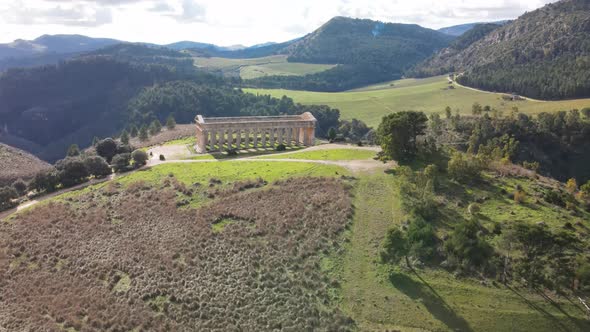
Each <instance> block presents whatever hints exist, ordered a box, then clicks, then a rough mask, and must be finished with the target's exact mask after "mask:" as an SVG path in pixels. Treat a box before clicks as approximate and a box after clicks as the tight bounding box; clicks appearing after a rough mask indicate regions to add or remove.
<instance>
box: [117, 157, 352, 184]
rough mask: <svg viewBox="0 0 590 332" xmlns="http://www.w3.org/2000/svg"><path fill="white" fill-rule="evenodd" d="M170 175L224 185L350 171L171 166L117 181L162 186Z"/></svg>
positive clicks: (242, 164)
mask: <svg viewBox="0 0 590 332" xmlns="http://www.w3.org/2000/svg"><path fill="white" fill-rule="evenodd" d="M169 174H174V176H175V177H176V179H178V180H179V181H181V182H184V183H185V184H193V183H195V182H203V183H204V182H207V181H209V179H211V178H217V179H220V180H222V181H224V182H228V181H238V180H247V179H257V178H263V179H264V180H266V181H269V182H271V181H276V180H279V179H283V178H288V177H292V176H338V175H346V174H347V171H346V170H345V169H343V168H341V167H338V166H332V165H318V164H312V163H294V162H259V161H223V162H208V163H171V164H163V165H159V166H155V167H152V168H149V169H147V170H145V171H138V172H135V173H133V174H130V175H128V176H124V177H121V178H120V179H118V180H116V181H117V182H119V183H122V184H129V183H132V182H136V181H141V180H142V181H146V182H149V183H158V182H159V181H161V180H162V179H164V178H165V177H167V176H168V175H169Z"/></svg>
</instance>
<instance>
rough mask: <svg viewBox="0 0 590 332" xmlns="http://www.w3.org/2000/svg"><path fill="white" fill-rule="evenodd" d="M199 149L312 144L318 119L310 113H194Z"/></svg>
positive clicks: (207, 150) (239, 148)
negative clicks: (219, 114) (224, 115)
mask: <svg viewBox="0 0 590 332" xmlns="http://www.w3.org/2000/svg"><path fill="white" fill-rule="evenodd" d="M195 120H196V127H197V146H196V150H197V152H198V153H206V152H213V151H224V150H228V149H237V150H243V149H252V148H275V147H276V146H277V145H279V144H284V145H286V146H294V145H303V146H311V145H313V144H314V141H315V126H316V122H317V120H316V119H315V117H314V116H313V115H312V114H311V113H309V112H305V113H303V114H300V115H285V116H244V117H223V118H205V117H203V116H201V115H198V116H197V117H196V119H195Z"/></svg>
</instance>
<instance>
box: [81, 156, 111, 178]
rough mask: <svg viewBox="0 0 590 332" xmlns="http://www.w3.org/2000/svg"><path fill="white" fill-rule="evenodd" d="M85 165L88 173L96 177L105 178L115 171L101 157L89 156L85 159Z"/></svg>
mask: <svg viewBox="0 0 590 332" xmlns="http://www.w3.org/2000/svg"><path fill="white" fill-rule="evenodd" d="M84 165H85V166H86V169H87V170H88V173H89V174H91V175H94V176H96V177H103V176H107V175H111V174H112V173H113V170H112V169H111V166H109V164H108V163H107V162H106V160H104V158H102V157H100V156H89V157H87V158H86V159H84Z"/></svg>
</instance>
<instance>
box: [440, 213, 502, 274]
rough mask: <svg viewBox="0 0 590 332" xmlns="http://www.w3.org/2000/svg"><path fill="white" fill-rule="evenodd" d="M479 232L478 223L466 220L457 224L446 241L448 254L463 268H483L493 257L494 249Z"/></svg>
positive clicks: (445, 246)
mask: <svg viewBox="0 0 590 332" xmlns="http://www.w3.org/2000/svg"><path fill="white" fill-rule="evenodd" d="M479 231H480V227H479V225H478V223H477V222H476V221H474V220H466V221H464V222H460V223H459V224H457V225H456V226H455V229H454V230H453V231H452V232H451V234H450V235H449V238H448V239H447V240H446V241H445V244H444V248H445V250H446V252H447V253H448V254H449V256H451V257H452V258H454V259H455V260H456V261H457V263H459V265H460V266H461V267H464V268H468V267H471V266H476V267H477V266H482V265H484V264H485V263H487V260H488V258H489V257H490V256H491V255H492V253H493V249H492V247H491V246H490V245H489V243H487V242H486V241H485V240H484V239H482V238H481V237H480V236H479V233H480V232H479Z"/></svg>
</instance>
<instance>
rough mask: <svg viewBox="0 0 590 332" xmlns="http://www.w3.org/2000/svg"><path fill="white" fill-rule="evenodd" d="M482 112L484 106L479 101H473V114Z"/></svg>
mask: <svg viewBox="0 0 590 332" xmlns="http://www.w3.org/2000/svg"><path fill="white" fill-rule="evenodd" d="M482 112H483V108H482V107H481V105H480V104H479V103H473V105H472V106H471V114H473V115H481V113H482Z"/></svg>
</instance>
